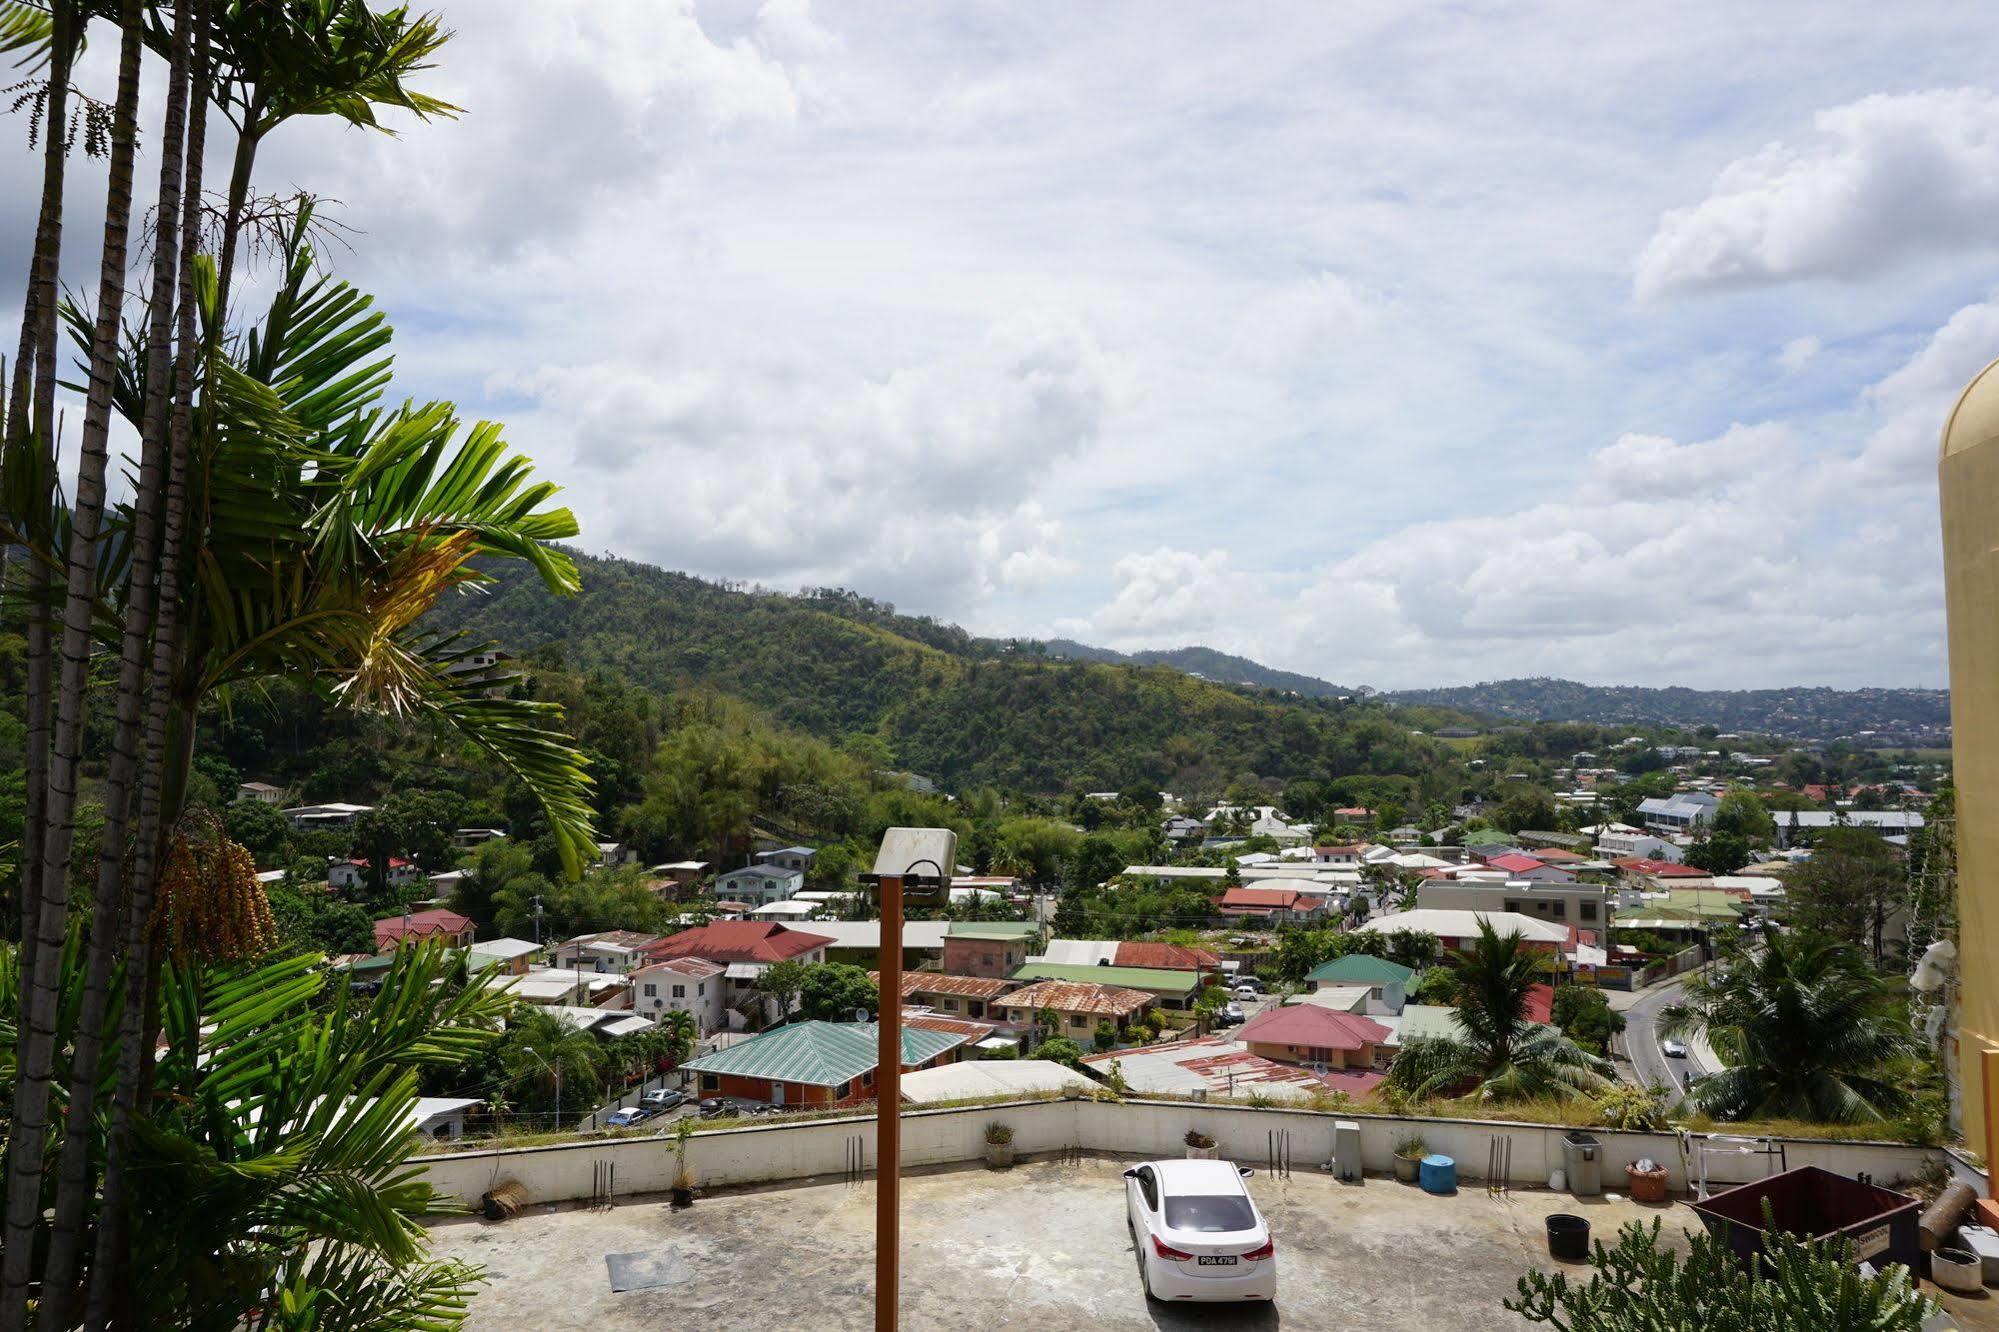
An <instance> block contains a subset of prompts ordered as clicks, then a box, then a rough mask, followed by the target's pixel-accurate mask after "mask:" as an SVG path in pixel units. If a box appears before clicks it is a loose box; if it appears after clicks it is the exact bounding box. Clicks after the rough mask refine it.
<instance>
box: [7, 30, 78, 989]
mask: <svg viewBox="0 0 1999 1332" xmlns="http://www.w3.org/2000/svg"><path fill="white" fill-rule="evenodd" d="M49 15H50V19H51V22H52V31H51V40H50V48H49V100H48V108H47V112H46V115H45V118H44V119H43V121H42V125H43V128H44V131H45V134H44V137H43V141H42V208H41V217H40V219H39V220H38V221H37V222H36V224H35V257H34V262H33V263H32V264H31V265H30V266H29V270H28V299H27V308H26V310H25V311H24V313H23V317H22V320H21V358H20V360H19V361H17V362H16V363H15V365H14V384H13V388H12V392H11V401H10V406H9V409H8V413H7V418H8V430H9V431H10V432H11V435H12V437H11V438H10V439H9V440H8V447H9V450H10V452H12V453H13V456H14V460H15V462H16V463H17V464H25V463H26V462H27V460H28V456H27V455H26V454H25V453H24V452H23V450H24V449H26V448H27V447H29V446H30V444H31V443H32V447H33V450H34V453H33V455H32V456H33V457H34V458H35V459H36V460H37V461H36V465H35V467H34V469H33V474H34V485H33V486H32V487H31V488H30V492H29V499H30V506H31V507H30V509H29V510H28V511H27V512H24V513H22V514H20V515H18V517H19V518H20V520H21V523H22V530H23V535H24V536H25V537H27V538H28V539H29V546H28V593H27V596H26V597H25V598H24V600H23V605H24V607H25V609H26V612H27V617H28V633H27V644H26V648H27V658H28V670H27V676H28V678H27V692H28V709H27V711H28V717H27V726H28V744H27V774H26V775H27V807H26V810H25V811H24V813H25V819H24V821H23V832H22V838H21V874H20V887H19V892H20V894H21V955H20V959H19V966H20V970H21V974H22V975H24V976H25V975H29V974H31V973H32V971H33V968H34V946H35V945H34V937H35V929H34V925H35V904H36V903H37V902H38V901H39V900H40V895H41V883H42V836H43V831H44V829H45V828H46V827H47V826H48V825H47V820H46V817H45V805H44V801H45V798H46V796H47V793H48V787H47V777H48V763H49V666H50V655H51V653H50V648H51V644H50V635H49V613H48V600H47V598H48V592H49V566H48V560H47V558H46V557H47V555H48V553H49V546H48V542H49V535H48V532H47V523H48V516H49V515H48V508H49V505H48V484H49V481H50V479H51V478H53V476H54V475H55V414H56V413H55V374H56V355H55V343H56V278H57V271H58V269H60V267H61V261H62V205H63V186H64V179H65V177H66V175H67V173H68V157H67V156H66V154H65V152H64V149H65V147H66V144H65V142H64V137H63V136H64V130H65V129H66V127H67V126H66V122H67V121H68V119H69V76H70V67H71V60H70V57H71V55H72V53H73V51H74V43H73V41H72V38H71V28H70V24H71V22H72V19H73V17H74V16H73V15H72V14H71V12H70V5H69V3H68V0H57V3H55V4H53V5H51V6H50V10H49ZM37 534H39V535H40V537H41V541H42V546H41V548H40V549H39V550H37V549H36V548H35V547H34V545H33V544H32V543H33V539H34V537H35V536H36V535H37Z"/></svg>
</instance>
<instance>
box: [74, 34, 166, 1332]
mask: <svg viewBox="0 0 1999 1332" xmlns="http://www.w3.org/2000/svg"><path fill="white" fill-rule="evenodd" d="M191 29H192V15H191V13H190V7H189V5H188V4H187V3H185V0H183V2H182V3H181V4H180V5H178V6H177V7H176V11H175V14H174V48H173V60H172V64H171V68H170V72H169V74H168V78H167V101H166V109H165V112H164V114H163V116H162V128H161V133H160V192H159V203H158V206H157V208H156V209H155V213H154V229H153V290H152V298H151V309H150V312H149V313H150V326H149V328H148V330H147V343H146V398H145V409H144V414H143V416H142V418H141V423H140V455H139V486H138V492H137V494H136V495H135V496H134V499H133V505H132V515H133V519H132V566H131V574H130V592H129V593H128V595H127V598H126V607H125V633H124V640H123V643H122V645H121V653H120V659H119V666H118V703H117V708H118V713H117V724H116V727H115V729H114V731H113V734H112V740H111V768H110V773H109V775H108V777H107V780H106V783H105V793H104V833H103V838H102V841H101V843H100V845H99V848H98V859H97V890H96V895H95V898H94V899H93V901H92V903H91V913H90V951H89V954H88V957H87V959H86V961H85V964H84V983H83V986H84V988H83V1002H82V1004H81V1007H80V1011H79V1013H78V1016H77V1023H76V1035H75V1038H74V1040H75V1048H74V1050H73V1051H72V1053H71V1055H70V1086H69V1107H68V1112H67V1117H66V1120H65V1123H64V1128H63V1151H62V1166H61V1170H60V1173H59V1177H58V1180H57V1184H56V1206H55V1218H54V1223H53V1226H52V1227H51V1230H50V1235H49V1255H48V1260H47V1263H46V1265H45V1266H44V1269H43V1274H42V1306H41V1325H42V1327H43V1328H44V1329H45V1330H46V1332H61V1329H63V1328H66V1327H68V1326H69V1325H70V1313H71V1309H72V1307H73V1306H74V1303H75V1293H76V1292H75V1290H74V1281H75V1277H76V1259H77V1252H78V1249H79V1248H80V1244H79V1240H80V1238H81V1233H82V1228H83V1215H84V1204H85V1202H86V1201H87V1200H88V1199H89V1197H90V1194H91V1192H92V1189H91V1184H92V1177H91V1168H90V1160H91V1147H92V1145H93V1144H92V1138H93V1137H94V1134H93V1132H92V1128H93V1126H94V1124H95V1122H96V1118H97V1086H98V1076H97V1075H98V1064H99V1061H100V1059H101V1057H102V1054H103V1050H104V1040H103V1037H104V1020H105V1010H106V1009H107V1007H108V1006H109V1004H110V996H111V972H112V965H113V962H114V961H115V959H116V957H117V953H118V946H119V943H120V941H121V931H120V930H119V928H118V926H119V923H120V914H119V913H120V908H121V907H122V906H123V905H124V899H125V892H124V889H125V886H126V885H125V874H124V871H125V853H126V840H127V839H126V832H127V829H128V827H129V825H130V816H131V812H132V805H133V798H132V797H133V790H132V788H133V776H134V773H135V770H136V769H137V767H138V761H139V760H138V750H139V723H140V711H141V707H142V705H143V703H144V701H145V688H144V686H145V679H146V665H147V659H148V653H147V650H146V649H147V645H148V644H149V643H150V642H151V641H152V636H153V612H154V578H155V574H156V563H157V554H158V548H159V524H160V517H161V513H160V510H161V504H162V500H163V491H164V483H163V474H164V473H165V470H166V462H165V459H166V454H167V449H168V445H167V440H166V433H167V403H168V400H169V397H168V387H169V385H168V377H169V374H170V371H171V361H170V358H171V356H172V353H173V340H172V339H173V328H174V319H173V316H174V294H175V286H176V278H177V265H176V260H177V259H178V257H179V251H180V247H179V245H178V243H177V238H178V233H179V227H180V211H181V199H180V188H181V179H180V176H181V146H182V142H183V140H184V139H185V137H186V133H187V66H188V46H189V42H190V40H191V38H190V32H191ZM128 974H137V975H143V974H144V971H143V968H141V969H140V970H139V971H138V972H136V973H128ZM128 1001H129V1002H143V996H142V994H141V992H140V991H139V989H138V987H137V986H133V987H131V988H130V989H129V990H128Z"/></svg>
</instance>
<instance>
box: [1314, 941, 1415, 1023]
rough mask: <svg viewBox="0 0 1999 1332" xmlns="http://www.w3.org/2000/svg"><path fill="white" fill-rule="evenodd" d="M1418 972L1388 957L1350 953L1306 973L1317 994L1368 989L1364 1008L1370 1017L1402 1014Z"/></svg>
mask: <svg viewBox="0 0 1999 1332" xmlns="http://www.w3.org/2000/svg"><path fill="white" fill-rule="evenodd" d="M1415 974H1416V972H1415V970H1414V969H1413V968H1410V967H1405V966H1403V965H1402V964H1401V963H1400V962H1390V961H1389V960H1388V959H1387V958H1385V957H1372V956H1370V955H1368V954H1366V953H1348V954H1347V955H1346V956H1345V957H1336V958H1334V959H1333V960H1332V961H1330V962H1321V963H1320V964H1319V965H1318V966H1316V967H1314V968H1312V970H1311V971H1309V972H1307V973H1306V974H1305V980H1306V983H1307V984H1309V985H1310V986H1311V987H1312V989H1313V990H1314V991H1315V992H1316V991H1318V990H1323V989H1332V988H1335V987H1337V988H1340V989H1346V988H1349V987H1353V986H1362V987H1365V988H1366V991H1367V997H1366V1002H1365V1005H1364V1008H1365V1011H1366V1012H1367V1013H1369V1014H1383V1013H1400V1012H1401V1011H1402V1006H1403V1004H1404V1003H1405V1002H1407V997H1408V993H1409V981H1410V979H1411V978H1412V977H1414V976H1415Z"/></svg>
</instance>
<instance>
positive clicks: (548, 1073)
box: [500, 1007, 605, 1122]
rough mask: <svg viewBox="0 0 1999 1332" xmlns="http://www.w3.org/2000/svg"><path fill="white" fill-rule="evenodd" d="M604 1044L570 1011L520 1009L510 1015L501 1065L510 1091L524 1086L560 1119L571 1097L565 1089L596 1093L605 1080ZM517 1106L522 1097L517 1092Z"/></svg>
mask: <svg viewBox="0 0 1999 1332" xmlns="http://www.w3.org/2000/svg"><path fill="white" fill-rule="evenodd" d="M604 1065H605V1054H604V1046H603V1044H602V1043H601V1042H599V1041H598V1039H597V1038H596V1037H595V1036H593V1035H591V1034H590V1033H589V1032H587V1031H585V1030H583V1029H582V1028H581V1027H579V1026H577V1025H576V1024H575V1023H574V1022H572V1021H570V1020H569V1018H568V1016H567V1015H566V1014H561V1013H550V1012H548V1011H546V1010H545V1009H540V1008H529V1007H522V1008H519V1009H517V1010H515V1014H514V1016H513V1017H512V1018H511V1019H509V1021H508V1027H507V1036H506V1039H505V1040H504V1041H503V1042H501V1045H500V1067H501V1068H503V1069H504V1070H505V1071H506V1077H507V1082H506V1085H507V1087H508V1089H509V1090H515V1089H521V1090H523V1091H524V1092H525V1093H526V1099H528V1100H531V1101H533V1102H534V1103H535V1104H538V1105H541V1106H546V1107H551V1108H553V1109H554V1111H555V1113H556V1115H557V1117H558V1122H559V1118H560V1116H561V1113H562V1102H563V1101H564V1100H565V1099H573V1098H571V1097H570V1096H569V1093H568V1092H566V1091H564V1090H561V1089H562V1088H564V1087H582V1088H585V1089H590V1090H591V1091H592V1094H593V1095H594V1094H595V1091H594V1089H595V1088H597V1087H598V1086H599V1085H600V1083H601V1082H602V1080H603V1075H604ZM509 1099H511V1100H513V1102H514V1103H515V1104H516V1105H519V1104H521V1103H522V1101H523V1097H522V1096H513V1097H510V1098H509Z"/></svg>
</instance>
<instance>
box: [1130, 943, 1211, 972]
mask: <svg viewBox="0 0 1999 1332" xmlns="http://www.w3.org/2000/svg"><path fill="white" fill-rule="evenodd" d="M1117 965H1118V966H1121V967H1160V968H1163V969H1164V970H1167V971H1215V970H1218V969H1219V968H1220V967H1221V965H1222V960H1221V959H1220V958H1219V957H1216V956H1215V955H1214V954H1213V953H1211V952H1209V951H1208V950H1207V949H1205V948H1187V947H1183V946H1182V945H1180V944H1170V943H1145V942H1138V943H1121V944H1119V945H1118V946H1117Z"/></svg>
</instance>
